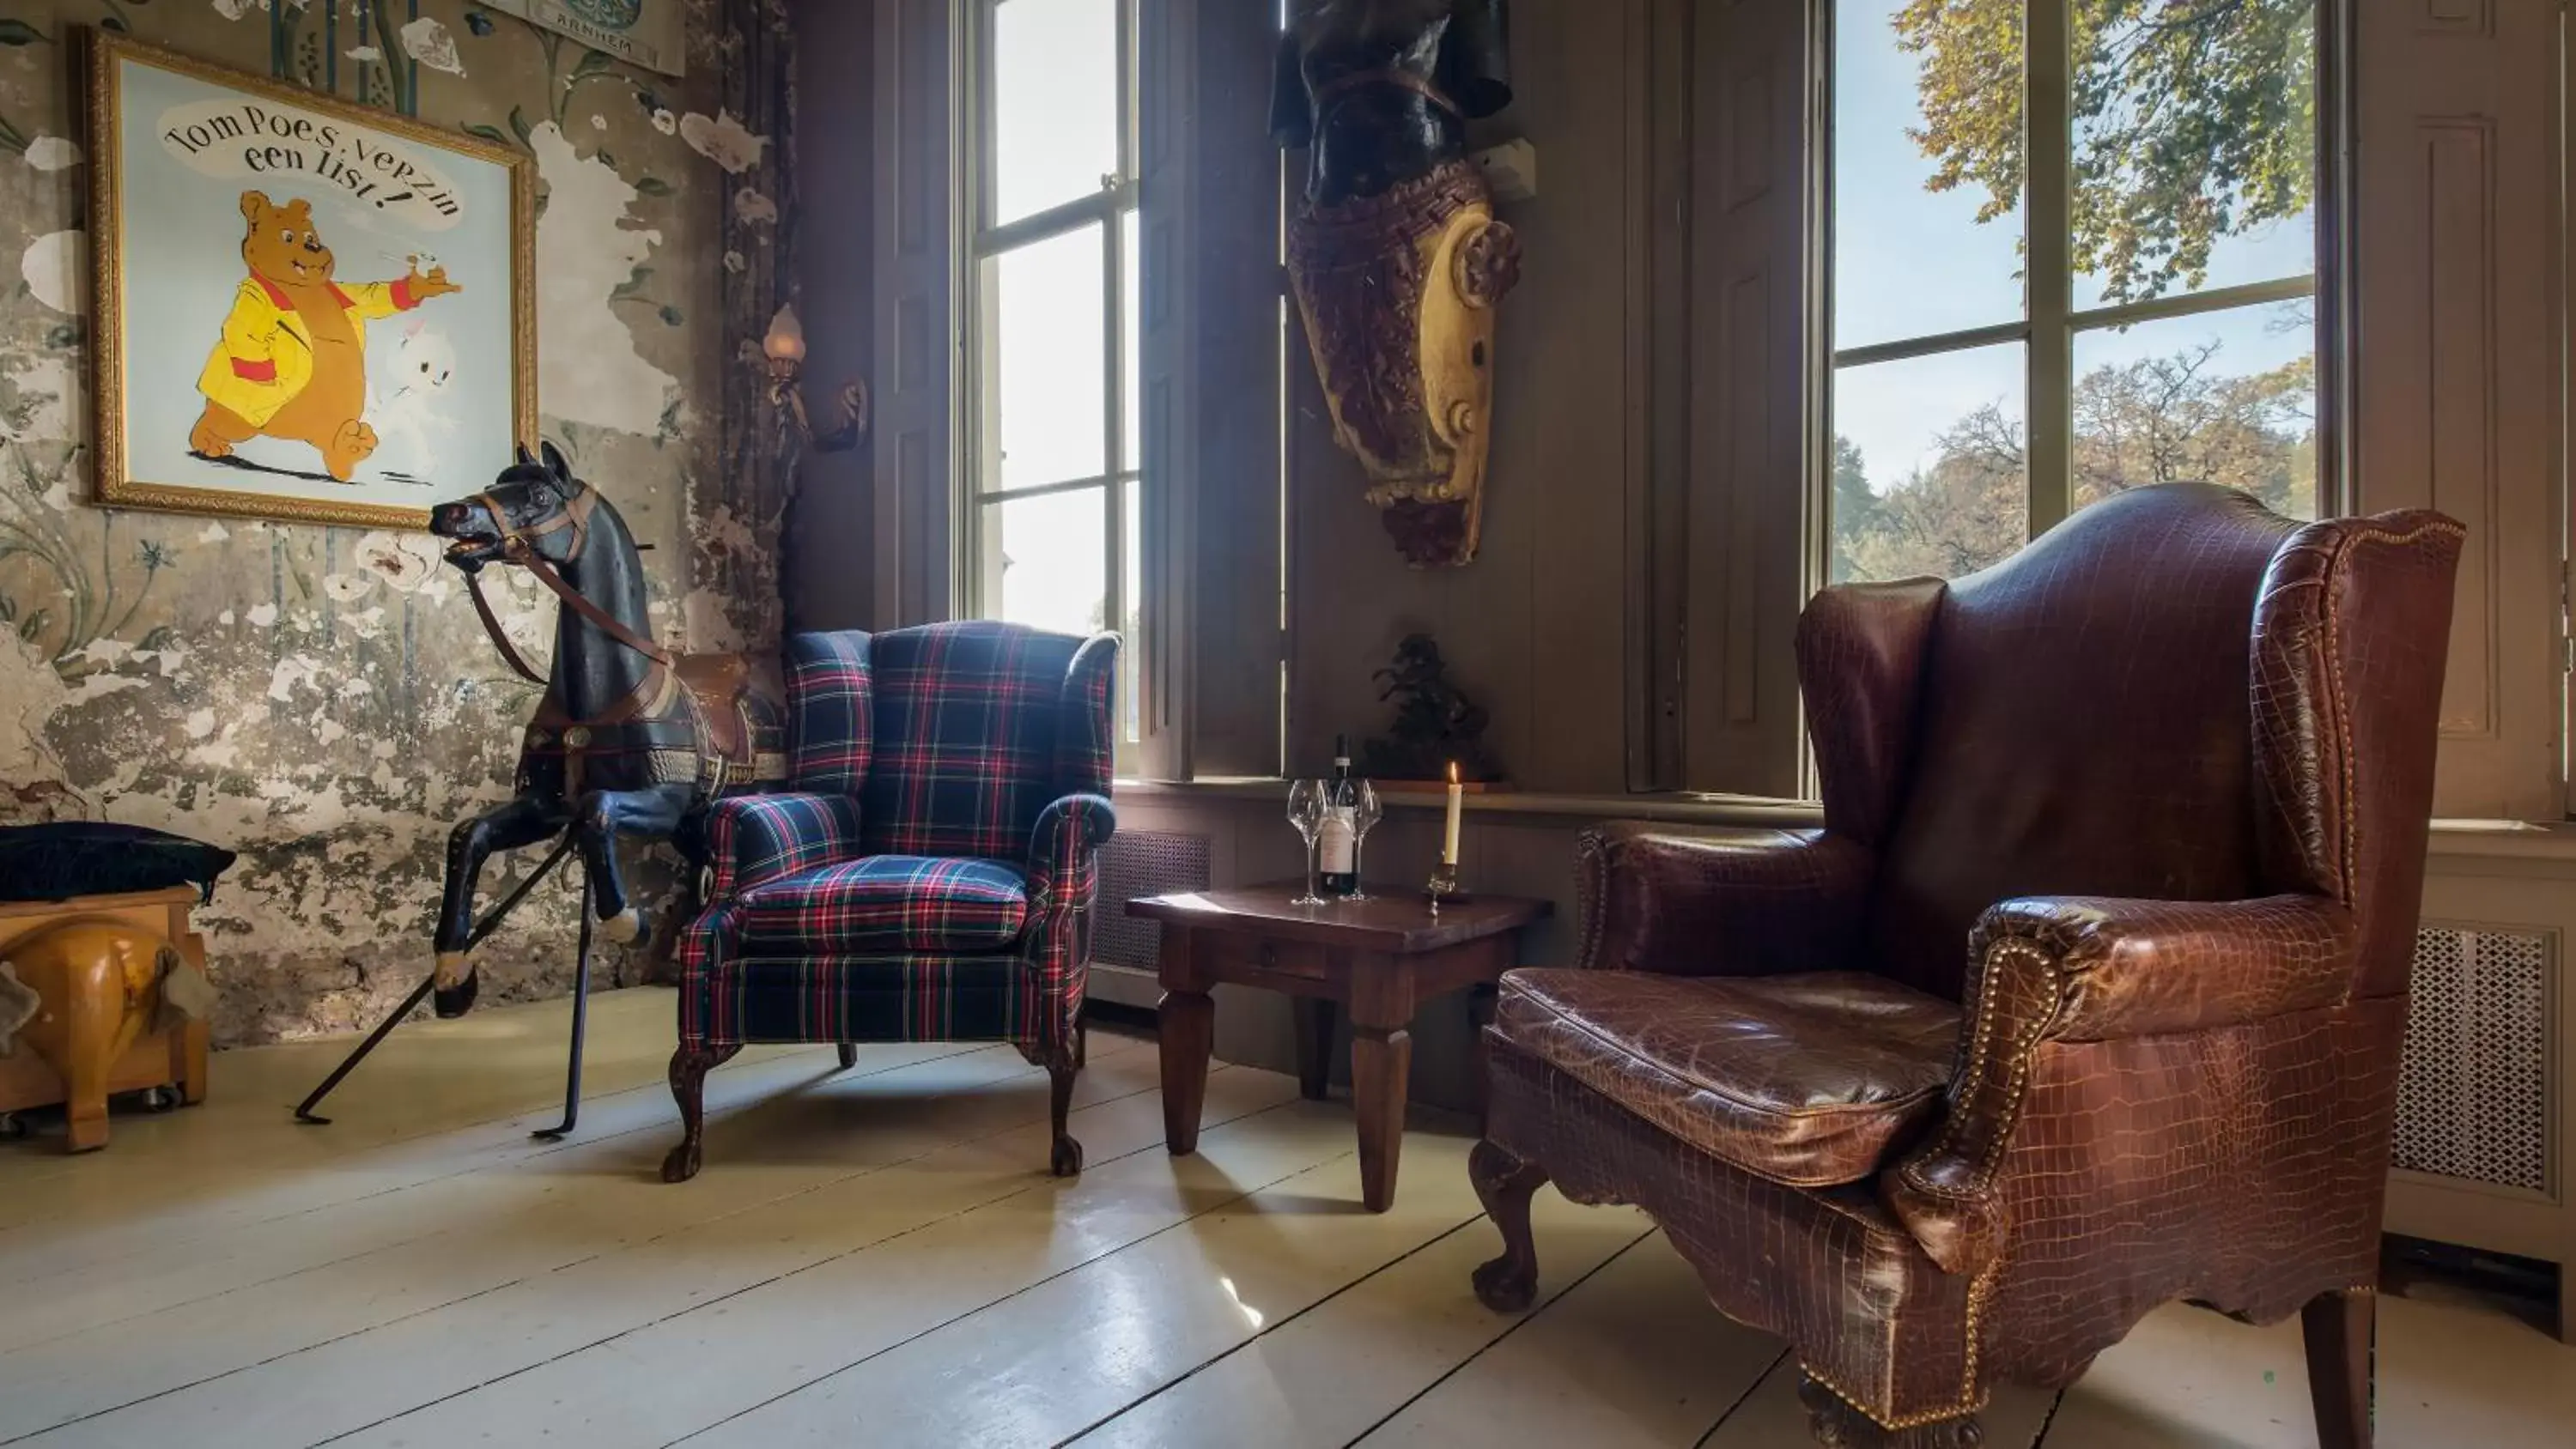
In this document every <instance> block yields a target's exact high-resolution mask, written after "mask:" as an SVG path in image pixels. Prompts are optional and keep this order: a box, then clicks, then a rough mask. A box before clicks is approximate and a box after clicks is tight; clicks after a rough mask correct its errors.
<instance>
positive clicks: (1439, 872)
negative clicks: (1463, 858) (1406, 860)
mask: <svg viewBox="0 0 2576 1449" xmlns="http://www.w3.org/2000/svg"><path fill="white" fill-rule="evenodd" d="M1422 893H1423V895H1425V896H1427V897H1429V898H1430V901H1431V914H1433V915H1435V916H1436V915H1438V914H1440V903H1441V902H1443V901H1451V902H1456V901H1463V900H1465V899H1467V894H1466V892H1464V891H1462V890H1460V889H1458V862H1456V861H1454V860H1444V861H1442V862H1440V864H1439V865H1437V866H1436V867H1434V868H1433V869H1432V872H1431V879H1430V881H1429V883H1427V884H1425V885H1424V886H1423V888H1422Z"/></svg>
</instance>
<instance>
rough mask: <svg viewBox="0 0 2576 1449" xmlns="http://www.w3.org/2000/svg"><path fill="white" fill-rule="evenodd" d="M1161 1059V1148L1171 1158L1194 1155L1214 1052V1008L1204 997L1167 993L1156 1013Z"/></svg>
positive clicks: (1192, 993) (1200, 995) (1188, 993)
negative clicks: (1168, 1151) (1200, 1111)
mask: <svg viewBox="0 0 2576 1449" xmlns="http://www.w3.org/2000/svg"><path fill="white" fill-rule="evenodd" d="M1156 1016H1157V1026H1158V1028H1159V1030H1158V1033H1157V1034H1158V1035H1159V1036H1160V1037H1161V1038H1162V1058H1163V1145H1164V1146H1165V1147H1168V1148H1170V1149H1171V1150H1172V1155H1173V1156H1175V1157H1185V1156H1187V1155H1189V1154H1190V1153H1193V1152H1196V1151H1198V1149H1199V1107H1200V1105H1201V1104H1202V1103H1203V1102H1205V1101H1206V1100H1207V1076H1208V1054H1209V1053H1210V1052H1212V1051H1213V1050H1215V1047H1216V1003H1215V1002H1214V1001H1211V1000H1209V999H1208V995H1207V993H1206V992H1204V991H1167V992H1164V993H1163V1002H1162V1006H1161V1007H1160V1008H1159V1009H1158V1011H1157V1012H1156Z"/></svg>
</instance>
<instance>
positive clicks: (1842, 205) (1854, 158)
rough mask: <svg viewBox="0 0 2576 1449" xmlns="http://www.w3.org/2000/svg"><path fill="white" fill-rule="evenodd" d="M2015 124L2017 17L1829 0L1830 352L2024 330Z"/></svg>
mask: <svg viewBox="0 0 2576 1449" xmlns="http://www.w3.org/2000/svg"><path fill="white" fill-rule="evenodd" d="M2021 113H2022V24H2021V7H2020V6H2018V5H2004V6H1974V7H1972V6H1962V5H1957V4H1951V5H1928V4H1924V3H1922V0H1834V123H1833V143H1834V195H1833V206H1834V278H1833V294H1834V346H1835V347H1836V348H1838V349H1840V348H1850V347H1861V346H1866V345H1868V344H1870V343H1873V342H1892V341H1898V340H1901V339H1904V338H1909V337H1928V336H1931V335H1934V334H1936V333H1942V332H1956V331H1960V330H1963V329H1965V328H1970V327H1985V326H1991V325H1993V324H1995V323H1998V322H2012V321H2016V320H2018V319H2020V317H2021V316H2022V315H2023V288H2022V256H2021V239H2022V197H2021V174H2022V168H2021V125H2022V121H2021ZM1933 279H1937V282H1934V281H1933ZM1927 283H1930V284H1928V285H1927Z"/></svg>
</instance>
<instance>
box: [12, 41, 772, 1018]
mask: <svg viewBox="0 0 2576 1449" xmlns="http://www.w3.org/2000/svg"><path fill="white" fill-rule="evenodd" d="M687 3H688V5H689V9H690V15H689V22H690V25H689V34H690V54H689V60H688V66H689V71H690V74H689V76H688V78H687V79H686V80H673V79H671V78H668V77H664V76H659V75H654V74H651V73H649V72H645V71H641V70H635V69H631V68H628V67H625V66H621V65H617V64H615V63H612V62H611V61H609V60H608V58H607V57H605V56H602V55H598V54H595V53H593V52H591V51H588V50H586V49H584V48H583V47H582V46H580V45H579V44H578V43H577V42H574V41H571V40H567V39H563V38H561V37H559V36H556V35H554V34H552V33H551V32H546V31H541V30H538V29H536V28H534V27H532V26H529V25H527V24H525V23H524V22H522V21H519V20H516V19H514V18H511V17H509V16H506V15H502V14H499V13H497V12H491V11H486V10H484V9H483V8H481V7H480V6H477V5H473V4H470V3H466V0H274V8H273V9H272V6H271V3H268V0H0V823H21V822H27V821H34V820H45V819H62V818H97V819H109V820H120V821H128V822H132V823H135V824H140V825H149V826H156V827H159V828H162V829H166V830H171V831H176V832H178V833H181V834H185V835H190V836H194V837H197V838H200V839H204V840H208V841H211V842H214V843H216V844H219V845H222V846H225V847H227V848H229V849H232V850H234V851H237V852H239V853H240V855H241V861H240V863H239V864H238V865H236V866H235V867H234V868H233V870H232V872H231V873H230V874H229V875H227V876H226V877H225V879H224V881H223V883H222V885H221V886H220V887H219V889H218V891H217V893H216V899H215V903H214V905H213V906H212V907H211V908H209V909H206V910H204V911H201V912H200V913H199V922H200V929H201V930H203V931H204V932H205V933H206V935H207V939H208V945H209V949H210V952H211V954H212V958H213V959H212V966H213V975H214V977H215V980H216V982H217V984H218V986H219V987H220V988H221V990H222V1007H221V1011H220V1014H219V1017H218V1020H217V1026H216V1037H217V1041H218V1042H219V1043H220V1044H224V1045H237V1044H242V1043H247V1042H256V1041H266V1040H274V1039H278V1038H282V1037H293V1036H298V1035H305V1034H311V1033H314V1032H318V1031H326V1030H335V1029H345V1028H348V1027H352V1026H357V1025H360V1024H363V1023H365V1022H367V1021H370V1020H372V1019H373V1018H374V1017H375V1016H376V1015H377V1014H378V1013H379V1012H381V1011H383V1010H384V1009H387V1008H388V1007H390V1006H391V1005H392V1004H393V1003H394V1002H396V1001H398V1000H399V999H400V997H401V996H402V995H403V994H404V993H405V992H407V991H408V990H409V989H410V988H411V986H412V985H413V984H414V983H415V982H417V981H418V980H419V978H420V976H421V974H422V973H423V972H425V971H426V970H427V969H428V967H429V963H430V952H429V945H428V941H429V928H430V920H431V915H432V912H433V910H434V908H435V906H436V902H437V896H438V891H439V887H440V876H441V870H442V866H443V860H444V856H445V849H446V838H447V832H448V829H449V827H450V826H451V825H452V824H453V823H455V822H456V821H458V820H461V819H463V818H465V817H467V816H468V815H470V814H472V813H474V812H476V811H478V810H480V809H483V808H485V807H487V806H488V805H490V804H491V803H494V802H496V801H499V800H501V799H505V798H507V796H508V794H509V783H510V775H511V770H512V767H513V765H514V763H515V759H516V751H517V741H518V732H519V727H520V725H521V723H522V722H523V721H524V719H525V718H526V716H527V715H528V713H529V711H530V710H531V709H532V708H533V707H534V704H535V699H534V694H535V690H534V689H533V688H532V687H530V686H527V685H525V684H522V683H520V682H519V681H518V680H516V679H515V678H513V677H512V676H510V674H509V673H508V671H507V669H506V668H505V667H504V666H503V665H502V663H501V661H500V659H499V658H498V656H497V655H496V653H495V652H494V650H493V649H492V647H491V645H490V644H489V643H488V642H487V641H486V640H485V639H484V637H483V634H482V631H481V629H480V627H479V626H478V625H477V623H476V621H475V618H474V613H473V609H472V606H471V604H470V603H469V602H468V601H467V600H466V598H465V596H464V592H463V589H462V587H461V586H460V584H459V581H458V579H457V577H456V575H455V574H454V573H453V572H452V571H450V570H447V569H446V568H444V567H443V566H442V565H441V564H440V563H439V562H438V558H437V550H436V547H435V542H434V540H432V539H431V538H430V537H429V536H428V535H427V534H409V533H396V532H361V531H358V530H352V529H331V528H315V527H309V526H302V525H292V526H290V525H280V524H262V523H252V522H243V521H238V520H226V521H223V522H220V523H219V522H216V521H213V520H211V519H206V518H191V517H183V516H177V515H156V514H145V513H109V512H105V511H102V510H100V509H97V508H94V507H92V506H90V504H89V503H88V502H87V501H86V500H87V498H88V496H89V492H90V486H91V479H90V471H89V470H90V457H91V454H90V448H89V441H88V438H89V431H90V423H89V419H88V416H87V402H86V399H85V397H84V396H83V392H84V385H83V379H84V377H85V375H86V367H87V359H86V356H85V351H84V344H85V341H86V329H87V319H86V317H85V315H84V314H85V313H86V311H87V304H86V297H85V290H84V289H85V287H86V282H85V280H84V270H85V261H84V259H85V257H86V239H85V237H84V236H83V234H82V232H81V230H80V228H81V226H82V215H83V206H84V201H85V190H84V186H85V180H86V173H87V167H86V159H85V157H84V156H83V154H82V152H81V149H80V148H81V144H82V140H81V134H82V127H81V124H80V120H79V117H78V116H77V115H76V113H75V111H74V105H75V100H74V97H73V94H72V91H71V89H70V87H69V85H68V82H67V75H68V71H69V68H70V63H71V58H70V54H69V45H68V37H67V36H66V29H67V28H69V27H80V26H105V27H108V28H112V29H113V28H122V29H125V30H127V31H129V32H130V33H132V34H134V35H135V36H137V37H138V38H141V39H143V40H146V41H150V42H152V43H155V44H159V45H164V46H168V47H170V48H172V49H174V50H179V51H182V52H185V53H187V54H190V55H195V56H199V57H202V58H204V59H208V60H212V61H216V62H219V63H222V64H225V65H229V66H232V67H235V68H237V69H241V70H245V71H250V72H254V73H258V74H267V75H275V76H279V77H283V78H285V79H288V80H290V81H293V82H296V83H300V84H303V85H306V86H308V87H312V88H314V89H317V90H322V91H329V92H334V93H336V94H338V95H340V96H342V97H343V98H346V99H351V100H356V101H360V102H363V103H366V104H371V105H379V106H385V107H388V108H391V109H396V110H400V111H404V112H407V113H410V114H414V115H417V116H419V117H421V118H422V119H424V120H427V121H430V122H432V123H435V124H441V125H450V126H456V127H459V128H462V129H464V130H469V131H473V132H475V133H477V134H481V135H484V136H487V137H489V138H493V139H498V140H500V141H503V142H504V143H509V144H515V145H518V146H520V147H522V148H524V149H525V150H527V151H528V152H529V153H530V154H531V155H532V156H533V157H534V158H535V161H536V165H537V171H538V175H539V177H540V180H541V186H540V212H539V217H540V219H539V222H538V227H537V248H536V250H537V272H538V297H539V318H538V329H539V410H540V413H541V415H542V427H543V431H544V434H545V436H546V437H547V438H548V439H550V440H552V441H553V442H555V443H556V444H557V445H558V446H559V447H561V448H563V449H564V451H565V452H566V453H567V454H569V455H570V456H571V457H572V458H573V459H574V460H575V463H576V466H577V467H578V468H579V469H580V471H581V473H582V474H583V476H584V477H586V478H588V479H589V480H590V481H591V482H592V483H594V484H596V485H597V486H598V487H599V488H600V489H601V490H602V491H603V492H604V493H605V494H606V495H607V496H608V497H609V498H610V499H611V500H613V501H614V502H615V503H616V505H617V507H618V509H619V510H620V511H621V512H622V513H623V514H624V515H625V517H626V519H627V521H628V523H629V524H630V525H631V526H632V527H633V529H634V532H635V534H636V536H637V538H638V539H639V540H640V541H642V542H644V543H646V544H649V545H651V546H652V547H653V548H654V552H652V553H648V554H647V555H646V556H645V557H646V567H647V570H648V572H649V573H651V574H652V575H653V578H654V595H653V602H652V609H653V620H654V624H655V631H656V633H657V634H659V635H660V636H661V637H662V638H664V639H665V640H666V641H672V642H679V643H683V644H685V645H686V647H688V648H690V649H696V650H722V649H736V648H742V647H746V646H754V647H756V646H759V645H762V644H764V643H766V642H768V641H770V640H772V639H774V636H775V629H776V624H775V619H774V615H775V613H776V588H775V581H774V578H773V577H772V574H771V571H770V569H769V567H768V564H767V560H768V558H769V557H770V556H771V553H772V549H771V548H770V547H769V545H770V543H771V542H772V541H774V538H775V529H776V513H777V504H776V500H777V499H778V498H779V497H781V496H783V493H784V489H783V484H782V478H781V470H782V465H781V463H780V462H779V460H778V458H777V457H776V455H775V451H774V449H767V450H765V449H763V448H762V447H761V446H759V445H758V444H757V443H755V442H753V441H751V440H752V439H755V438H757V437H758V436H759V434H760V429H759V428H758V427H757V426H754V425H753V420H748V419H741V418H735V419H731V420H729V419H728V418H727V409H728V408H729V407H734V408H741V407H744V406H748V405H749V404H748V403H746V402H745V401H744V400H746V399H753V398H756V396H757V390H756V389H755V388H749V387H745V386H743V385H742V384H741V383H740V381H739V380H737V379H735V378H734V377H733V376H732V375H731V374H733V373H736V372H745V371H747V369H746V368H745V365H744V362H743V349H744V347H745V346H746V345H753V346H756V343H755V342H754V339H756V338H757V337H758V336H759V335H760V330H761V329H762V328H763V327H764V326H765V325H766V323H767V320H768V316H769V311H770V310H771V309H772V308H774V307H775V305H776V303H777V301H778V297H777V295H775V294H776V292H777V289H778V287H779V286H781V285H783V283H781V282H780V281H779V280H778V279H779V278H781V277H783V276H784V275H786V274H787V273H786V268H785V267H784V266H783V265H782V264H781V263H780V262H779V261H778V258H777V255H776V252H777V251H778V250H779V241H780V234H781V233H782V232H783V230H784V229H785V227H786V226H787V225H788V224H789V222H790V221H791V220H792V217H793V204H792V197H789V196H786V195H784V194H781V192H780V190H779V187H780V185H781V183H780V181H779V178H781V177H783V176H785V175H786V174H788V172H787V164H786V163H787V157H786V155H785V151H786V137H785V134H784V132H785V129H786V127H785V117H786V113H787V105H788V95H787V90H786V87H787V80H786V75H787V71H786V69H785V57H786V55H787V44H786V36H785V22H784V19H783V16H782V15H781V14H780V13H779V9H778V0H687ZM455 481H456V482H457V483H458V484H459V485H460V486H459V487H458V489H457V491H460V492H461V491H464V486H470V485H472V484H479V483H481V482H484V481H488V480H483V479H460V480H455ZM489 580H490V582H491V583H495V584H498V585H500V587H499V588H498V589H496V590H493V591H492V592H493V597H494V603H495V605H496V607H498V608H499V609H500V610H501V612H502V615H503V618H504V622H505V627H506V629H507V631H508V632H509V633H510V635H511V636H512V637H513V639H514V641H515V642H516V643H517V644H518V645H519V646H520V648H521V649H522V651H523V652H528V653H529V655H530V657H531V658H532V659H534V658H537V657H540V656H541V655H542V653H543V652H544V651H545V650H546V649H547V648H548V647H549V646H550V644H551V642H552V634H551V621H552V618H553V612H554V606H553V600H552V599H551V597H550V596H547V595H545V594H544V593H543V592H542V590H540V589H539V588H538V587H537V586H536V585H535V584H534V582H533V581H532V580H530V579H529V578H528V577H527V576H526V575H525V574H524V573H521V572H519V571H517V570H495V571H494V572H493V573H492V574H491V575H490V576H489ZM541 854H542V853H541V852H533V851H532V852H526V853H523V854H522V856H520V857H518V858H516V859H509V858H505V859H504V860H501V861H496V862H495V864H494V866H493V868H492V869H490V870H489V871H487V872H486V876H485V887H486V893H485V899H486V901H487V902H488V901H490V900H492V899H496V898H497V895H498V893H499V892H501V891H502V890H505V889H506V888H507V887H508V886H509V885H510V884H512V883H514V882H515V880H516V879H517V875H518V872H519V871H523V870H526V869H529V868H532V867H533V866H534V864H535V862H536V859H537V858H539V857H540V856H541ZM662 863H663V865H664V866H665V869H664V870H663V871H662V872H661V877H662V878H663V879H664V880H666V881H667V880H668V879H669V878H670V875H671V874H672V872H671V871H670V870H669V869H668V868H667V867H668V866H670V865H672V864H675V863H676V862H675V859H674V858H672V857H669V856H668V855H667V853H664V854H663V862H662ZM648 876H649V872H648ZM578 879H579V877H578V874H577V873H576V872H567V873H566V874H565V876H564V877H563V878H562V880H561V881H560V882H559V883H555V884H550V885H549V886H548V887H547V888H546V889H543V890H541V891H540V892H538V894H537V895H536V896H534V897H532V898H531V900H530V903H529V906H528V907H526V908H523V910H522V911H521V913H520V915H519V916H518V917H517V918H515V919H514V920H513V921H512V922H511V924H510V925H509V926H508V927H506V928H505V929H504V930H503V931H502V932H500V933H499V934H498V935H496V936H495V937H494V938H493V939H492V941H491V942H489V943H488V944H487V945H486V946H485V947H484V948H483V951H482V953H481V957H480V959H481V961H482V968H483V973H484V995H485V999H486V1000H493V999H505V1000H506V999H525V998H529V997H535V996H545V995H553V994H559V993H561V992H562V991H564V990H567V989H569V985H570V980H571V971H572V955H573V933H574V928H575V922H576V919H577V917H576V903H577V896H576V892H577V890H578ZM663 915H664V916H665V917H666V922H665V924H666V930H667V926H668V924H669V922H668V921H667V917H668V916H669V915H670V912H668V911H665V912H663ZM602 949H603V951H604V953H605V954H604V955H603V957H602V958H601V964H602V965H603V966H604V967H605V968H606V969H607V971H608V973H609V974H610V975H611V976H614V977H616V978H619V979H625V980H632V979H637V978H638V977H639V976H642V975H644V974H647V973H648V969H649V968H648V962H649V961H650V960H651V959H652V954H653V953H652V952H651V951H650V950H646V951H643V952H639V953H636V954H634V955H631V956H630V955H626V954H623V953H620V952H618V951H617V950H615V948H606V947H603V948H602Z"/></svg>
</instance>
